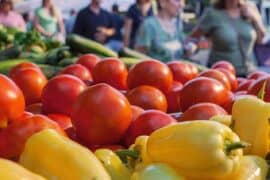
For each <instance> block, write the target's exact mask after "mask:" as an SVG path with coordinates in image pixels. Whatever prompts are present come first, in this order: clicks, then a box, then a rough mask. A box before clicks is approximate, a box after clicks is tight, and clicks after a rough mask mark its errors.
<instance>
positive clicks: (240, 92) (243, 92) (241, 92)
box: [234, 91, 247, 96]
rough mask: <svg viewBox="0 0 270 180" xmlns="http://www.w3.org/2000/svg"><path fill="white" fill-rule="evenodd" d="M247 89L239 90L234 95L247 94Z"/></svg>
mask: <svg viewBox="0 0 270 180" xmlns="http://www.w3.org/2000/svg"><path fill="white" fill-rule="evenodd" d="M246 94H247V91H237V92H236V93H235V94H234V95H235V96H238V95H246Z"/></svg>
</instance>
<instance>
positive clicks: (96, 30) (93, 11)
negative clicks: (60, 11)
mask: <svg viewBox="0 0 270 180" xmlns="http://www.w3.org/2000/svg"><path fill="white" fill-rule="evenodd" d="M100 5H101V0H92V1H91V3H90V5H89V6H87V7H85V8H84V9H82V10H81V11H80V12H79V14H78V16H77V18H76V22H75V25H74V29H73V32H74V33H76V34H79V35H81V36H84V37H86V38H89V39H92V40H94V41H97V42H99V43H102V44H105V43H107V42H108V40H109V38H110V37H112V36H113V35H114V34H115V28H114V27H115V25H114V24H113V21H112V18H111V15H110V13H109V12H107V11H105V10H104V9H102V8H101V7H100Z"/></svg>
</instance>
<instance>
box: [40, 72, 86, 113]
mask: <svg viewBox="0 0 270 180" xmlns="http://www.w3.org/2000/svg"><path fill="white" fill-rule="evenodd" d="M85 88H86V85H85V84H84V83H83V81H81V80H80V79H79V78H77V77H74V76H71V75H59V76H56V77H54V78H52V79H51V80H50V81H49V82H48V83H47V85H46V86H45V88H44V90H43V92H42V96H41V102H42V111H43V112H44V113H47V114H50V113H59V114H65V115H68V116H70V114H71V109H72V105H73V103H74V102H75V100H76V99H77V97H78V95H79V94H80V93H81V92H82V91H83V90H84V89H85Z"/></svg>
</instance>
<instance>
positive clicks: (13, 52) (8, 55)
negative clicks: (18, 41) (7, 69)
mask: <svg viewBox="0 0 270 180" xmlns="http://www.w3.org/2000/svg"><path fill="white" fill-rule="evenodd" d="M21 52H22V48H21V47H19V46H13V47H10V48H8V49H5V50H3V51H0V60H5V59H13V58H17V57H19V55H20V53H21Z"/></svg>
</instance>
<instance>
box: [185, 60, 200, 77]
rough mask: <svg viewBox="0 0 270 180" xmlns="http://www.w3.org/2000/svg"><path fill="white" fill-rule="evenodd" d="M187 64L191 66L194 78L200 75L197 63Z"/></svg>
mask: <svg viewBox="0 0 270 180" xmlns="http://www.w3.org/2000/svg"><path fill="white" fill-rule="evenodd" d="M187 64H188V65H189V67H190V68H191V72H192V73H193V78H196V77H197V76H198V75H199V69H198V68H197V66H196V65H195V64H192V63H187ZM193 78H192V79H193Z"/></svg>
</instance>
